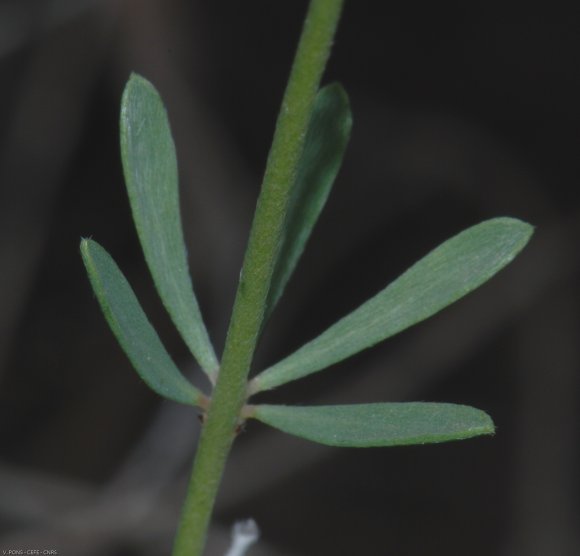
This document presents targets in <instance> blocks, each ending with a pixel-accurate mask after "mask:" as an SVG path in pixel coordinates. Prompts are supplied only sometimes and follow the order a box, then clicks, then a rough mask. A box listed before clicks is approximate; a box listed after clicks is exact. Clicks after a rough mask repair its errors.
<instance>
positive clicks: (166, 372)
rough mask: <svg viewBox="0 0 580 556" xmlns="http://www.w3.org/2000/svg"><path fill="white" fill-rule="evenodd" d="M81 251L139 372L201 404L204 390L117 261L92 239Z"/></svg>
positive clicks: (166, 392)
mask: <svg viewBox="0 0 580 556" xmlns="http://www.w3.org/2000/svg"><path fill="white" fill-rule="evenodd" d="M81 254H82V257H83V262H84V263H85V267H86V269H87V273H88V275H89V279H90V281H91V285H92V287H93V291H94V292H95V295H96V296H97V299H98V300H99V303H100V304H101V309H102V310H103V313H104V314H105V318H106V319H107V321H108V323H109V326H110V327H111V330H112V331H113V333H114V334H115V336H116V337H117V340H118V341H119V344H121V347H122V348H123V350H124V351H125V353H126V354H127V357H129V359H130V360H131V363H132V364H133V367H135V370H136V371H137V373H138V374H139V376H140V377H141V378H142V379H143V380H144V381H145V382H146V383H147V385H148V386H149V387H150V388H151V389H152V390H154V391H155V392H157V393H158V394H159V395H161V396H163V397H164V398H168V399H170V400H174V401H176V402H180V403H184V404H187V405H199V404H200V400H201V397H202V394H201V392H200V391H199V390H198V389H197V388H195V386H193V384H191V383H190V382H189V381H188V380H186V379H185V377H184V376H183V375H182V374H181V373H180V372H179V370H178V369H177V367H176V366H175V364H174V363H173V361H172V360H171V358H170V356H169V354H168V353H167V351H165V348H164V347H163V344H162V343H161V340H160V339H159V336H158V335H157V332H155V330H154V329H153V327H152V326H151V324H150V322H149V321H148V320H147V317H146V315H145V313H144V312H143V309H141V306H140V305H139V302H138V301H137V298H136V297H135V294H134V293H133V290H132V289H131V286H130V285H129V283H128V282H127V280H126V278H125V277H124V276H123V274H122V272H121V271H120V270H119V267H118V266H117V265H116V263H115V261H114V260H113V259H112V258H111V256H110V255H109V254H108V253H107V251H105V249H103V248H102V247H101V246H100V245H99V244H98V243H97V242H96V241H92V240H89V239H83V240H82V241H81Z"/></svg>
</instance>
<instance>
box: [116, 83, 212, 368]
mask: <svg viewBox="0 0 580 556" xmlns="http://www.w3.org/2000/svg"><path fill="white" fill-rule="evenodd" d="M121 155H122V160H123V169H124V174H125V183H126V186H127V191H128V193H129V201H130V203H131V209H132V211H133V219H134V221H135V226H136V228H137V233H138V235H139V240H140V241H141V246H142V248H143V253H144V254H145V259H146V261H147V264H148V266H149V269H150V271H151V274H152V276H153V281H154V282H155V286H156V288H157V291H158V292H159V296H160V297H161V300H162V301H163V304H164V305H165V308H166V309H167V311H168V312H169V314H170V316H171V318H172V320H173V322H174V324H175V326H176V327H177V329H178V330H179V332H180V334H181V335H182V337H183V339H184V341H185V343H186V344H187V346H188V347H189V349H190V350H191V353H192V354H193V355H194V357H195V358H196V359H197V361H198V363H199V364H200V365H201V367H202V368H203V369H204V371H205V372H206V373H207V374H208V375H209V376H210V378H211V377H212V376H213V377H215V375H216V373H217V370H218V361H217V358H216V355H215V352H214V349H213V346H212V344H211V341H210V339H209V336H208V333H207V330H206V328H205V325H204V323H203V319H202V317H201V313H200V310H199V306H198V303H197V300H196V298H195V294H194V292H193V286H192V283H191V278H190V276H189V270H188V266H187V254H186V249H185V242H184V240H183V232H182V228H181V216H180V213H179V191H178V179H177V178H178V175H177V160H176V156H175V146H174V144H173V139H172V137H171V130H170V128H169V122H168V119H167V113H166V111H165V108H164V106H163V102H162V100H161V98H160V96H159V94H158V93H157V91H156V90H155V88H154V87H153V85H151V83H149V82H148V81H147V80H146V79H144V78H143V77H140V76H138V75H135V74H133V75H131V78H130V79H129V81H128V83H127V86H126V87H125V92H124V93H123V99H122V102H121Z"/></svg>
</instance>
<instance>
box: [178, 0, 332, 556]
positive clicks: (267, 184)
mask: <svg viewBox="0 0 580 556" xmlns="http://www.w3.org/2000/svg"><path fill="white" fill-rule="evenodd" d="M342 4H343V0H311V2H310V6H309V8H308V13H307V15H306V19H305V22H304V28H303V30H302V35H301V37H300V42H299V44H298V49H297V52H296V57H295V59H294V63H293V66H292V71H291V73H290V78H289V81H288V85H287V88H286V92H285V94H284V99H283V101H282V107H281V109H280V113H279V115H278V121H277V123H276V131H275V133H274V140H273V142H272V147H271V149H270V153H269V156H268V162H267V165H266V172H265V174H264V180H263V183H262V190H261V193H260V197H259V199H258V204H257V206H256V213H255V216H254V221H253V224H252V230H251V232H250V239H249V242H248V247H247V250H246V254H245V258H244V264H243V267H242V273H241V277H240V283H239V286H238V291H237V294H236V300H235V303H234V309H233V313H232V318H231V321H230V327H229V330H228V335H227V339H226V345H225V350H224V354H223V359H222V365H221V370H220V374H219V376H218V380H217V383H216V387H215V390H214V394H213V399H212V402H211V405H210V407H209V411H208V415H207V421H206V423H205V425H204V429H203V431H202V435H201V438H200V442H199V446H198V449H197V454H196V457H195V461H194V465H193V471H192V475H191V480H190V484H189V487H188V491H187V495H186V499H185V503H184V507H183V511H182V516H181V521H180V524H179V529H178V532H177V536H176V539H175V544H174V549H173V556H201V554H202V551H203V548H204V545H205V538H206V534H207V529H208V526H209V521H210V517H211V513H212V510H213V506H214V503H215V497H216V494H217V491H218V487H219V483H220V481H221V477H222V474H223V471H224V467H225V463H226V459H227V456H228V454H229V451H230V449H231V446H232V443H233V440H234V437H235V429H236V426H237V424H238V422H239V419H240V411H241V409H242V407H243V405H244V402H245V400H246V387H247V377H248V373H249V370H250V365H251V362H252V358H253V355H254V350H255V348H256V343H257V340H258V336H259V333H260V329H261V325H262V321H263V318H264V311H265V304H266V298H267V295H268V290H269V287H270V281H271V278H272V271H273V268H274V263H275V260H276V254H277V250H278V246H279V243H280V238H281V234H282V228H283V225H284V217H285V214H286V210H287V205H288V199H289V196H290V190H291V187H292V184H293V182H294V177H295V174H296V166H297V163H298V161H299V158H300V155H301V153H302V149H303V146H304V138H305V135H306V130H307V127H308V123H309V120H310V115H311V113H312V107H313V103H314V98H315V96H316V92H317V90H318V87H319V84H320V79H321V77H322V73H323V71H324V67H325V65H326V61H327V59H328V56H329V53H330V47H331V45H332V40H333V37H334V34H335V31H336V27H337V24H338V20H339V16H340V12H341V9H342Z"/></svg>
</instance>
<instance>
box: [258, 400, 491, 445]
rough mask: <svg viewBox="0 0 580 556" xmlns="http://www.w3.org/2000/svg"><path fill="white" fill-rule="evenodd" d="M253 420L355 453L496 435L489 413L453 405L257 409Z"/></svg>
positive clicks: (410, 404)
mask: <svg viewBox="0 0 580 556" xmlns="http://www.w3.org/2000/svg"><path fill="white" fill-rule="evenodd" d="M252 417H254V418H256V419H259V420H260V421H262V422H264V423H266V424H268V425H270V426H272V427H274V428H277V429H280V430H281V431H284V432H287V433H288V434H293V435H295V436H299V437H301V438H306V439H307V440H312V441H313V442H318V443H320V444H327V445H329V446H344V447H351V448H369V447H372V446H403V445H408V444H429V443H435V442H447V441H449V440H463V439H465V438H471V437H473V436H479V435H482V434H493V432H494V425H493V421H492V420H491V418H490V417H489V416H488V415H487V414H486V413H484V412H483V411H480V410H479V409H475V408H473V407H468V406H465V405H455V404H449V403H426V402H409V403H373V404H356V405H329V406H318V407H297V406H286V405H257V406H255V408H254V414H253V415H252Z"/></svg>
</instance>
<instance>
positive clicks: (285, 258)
mask: <svg viewBox="0 0 580 556" xmlns="http://www.w3.org/2000/svg"><path fill="white" fill-rule="evenodd" d="M351 128H352V116H351V113H350V106H349V102H348V96H347V94H346V91H345V90H344V89H343V88H342V87H341V86H340V85H339V84H338V83H334V84H332V85H327V86H326V87H324V88H322V89H321V90H320V91H319V92H318V95H317V96H316V100H315V103H314V109H313V113H312V117H311V120H310V124H309V126H308V131H307V133H306V141H305V145H304V151H303V153H302V156H301V158H300V162H299V163H298V170H297V176H296V181H295V183H294V186H293V189H292V196H291V198H290V201H289V206H288V212H287V214H286V221H285V226H284V234H283V237H282V242H281V245H280V251H279V253H278V256H277V259H276V264H275V267H274V272H273V275H272V284H271V286H270V292H269V294H268V299H267V302H266V315H267V316H269V315H270V314H271V313H272V311H273V310H274V307H275V306H276V304H277V302H278V300H279V299H280V297H281V296H282V293H283V292H284V288H285V287H286V284H287V283H288V280H289V279H290V276H291V275H292V273H293V272H294V269H295V268H296V265H297V263H298V260H299V259H300V256H301V255H302V252H303V251H304V247H305V246H306V242H307V241H308V239H309V237H310V234H311V233H312V230H313V228H314V225H315V224H316V221H317V220H318V217H319V215H320V213H321V211H322V209H323V208H324V205H325V204H326V200H327V199H328V195H329V194H330V190H331V188H332V185H333V183H334V179H335V178H336V175H337V174H338V170H339V168H340V164H341V162H342V157H343V155H344V151H345V149H346V145H347V143H348V138H349V136H350V130H351Z"/></svg>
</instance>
